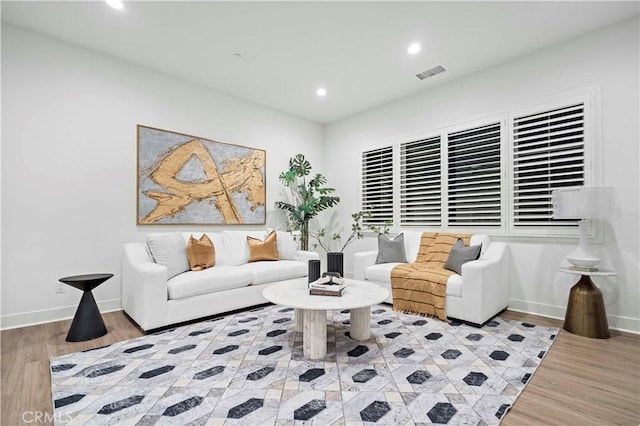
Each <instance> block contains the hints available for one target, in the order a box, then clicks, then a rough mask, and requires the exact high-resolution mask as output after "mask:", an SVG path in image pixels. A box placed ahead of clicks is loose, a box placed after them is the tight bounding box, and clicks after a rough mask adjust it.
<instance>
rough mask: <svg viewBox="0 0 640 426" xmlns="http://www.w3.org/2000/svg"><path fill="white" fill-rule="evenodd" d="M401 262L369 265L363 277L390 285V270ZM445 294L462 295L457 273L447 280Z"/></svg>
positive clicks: (460, 279)
mask: <svg viewBox="0 0 640 426" xmlns="http://www.w3.org/2000/svg"><path fill="white" fill-rule="evenodd" d="M397 265H401V263H381V264H378V265H373V266H369V267H368V268H367V269H365V271H364V277H365V279H367V280H369V281H375V282H377V283H385V284H387V285H391V270H392V269H393V268H395V267H396V266H397ZM446 294H447V296H456V297H462V277H461V276H460V275H458V274H452V275H451V276H450V277H449V279H448V280H447V290H446Z"/></svg>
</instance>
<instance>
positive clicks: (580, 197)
mask: <svg viewBox="0 0 640 426" xmlns="http://www.w3.org/2000/svg"><path fill="white" fill-rule="evenodd" d="M552 198H553V218H554V219H606V218H608V217H610V216H611V215H612V214H613V188H610V187H604V186H602V187H583V186H581V187H572V188H560V189H556V190H554V191H553V196H552Z"/></svg>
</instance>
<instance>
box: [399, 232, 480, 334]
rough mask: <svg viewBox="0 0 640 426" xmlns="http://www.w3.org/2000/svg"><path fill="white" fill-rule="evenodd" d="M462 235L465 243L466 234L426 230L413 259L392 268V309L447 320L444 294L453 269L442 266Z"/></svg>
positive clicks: (466, 239)
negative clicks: (413, 260) (414, 259)
mask: <svg viewBox="0 0 640 426" xmlns="http://www.w3.org/2000/svg"><path fill="white" fill-rule="evenodd" d="M458 238H462V241H464V245H465V246H468V245H469V241H470V240H471V236H470V235H468V234H449V233H444V232H425V233H423V234H422V238H421V240H420V249H419V250H418V257H417V258H416V261H415V262H414V263H403V264H401V265H398V266H396V267H395V268H393V269H392V270H391V292H392V295H393V310H394V311H402V312H410V313H417V314H422V315H428V316H435V317H438V318H439V319H441V320H443V321H447V316H446V314H445V312H444V298H445V294H446V291H447V280H448V279H449V277H450V276H451V275H452V274H454V273H455V272H453V271H449V270H447V269H444V264H445V263H447V258H448V257H449V252H450V251H451V247H452V246H453V245H454V244H455V242H456V241H458Z"/></svg>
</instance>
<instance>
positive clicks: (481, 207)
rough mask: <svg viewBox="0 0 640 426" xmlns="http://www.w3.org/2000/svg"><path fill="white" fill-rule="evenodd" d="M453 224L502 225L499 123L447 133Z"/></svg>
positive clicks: (449, 194) (449, 214)
mask: <svg viewBox="0 0 640 426" xmlns="http://www.w3.org/2000/svg"><path fill="white" fill-rule="evenodd" d="M447 144H448V158H447V163H448V180H447V181H448V197H447V198H448V216H449V225H451V226H482V227H486V226H500V224H501V191H502V184H501V176H502V171H501V168H500V165H501V158H500V145H501V143H500V123H499V122H498V123H492V124H488V125H484V126H480V127H474V128H472V129H468V130H462V131H457V132H455V133H449V134H448V135H447Z"/></svg>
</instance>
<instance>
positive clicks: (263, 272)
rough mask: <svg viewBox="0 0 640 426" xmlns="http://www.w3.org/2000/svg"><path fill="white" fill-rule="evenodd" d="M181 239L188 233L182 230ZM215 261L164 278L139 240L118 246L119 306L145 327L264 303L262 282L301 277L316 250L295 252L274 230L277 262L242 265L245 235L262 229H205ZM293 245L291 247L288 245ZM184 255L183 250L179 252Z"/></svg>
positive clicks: (259, 234)
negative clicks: (120, 269) (119, 249)
mask: <svg viewBox="0 0 640 426" xmlns="http://www.w3.org/2000/svg"><path fill="white" fill-rule="evenodd" d="M182 235H183V237H184V239H185V249H186V242H187V240H188V239H189V237H190V236H191V235H193V236H194V237H196V238H199V237H200V236H201V235H202V233H190V232H189V233H186V232H185V233H183V234H182ZM207 235H208V236H209V238H210V239H211V241H212V242H213V244H214V247H215V257H216V263H215V265H214V266H213V267H211V268H207V269H205V270H202V271H187V272H183V273H180V274H178V275H176V276H174V277H172V278H170V279H167V267H166V266H163V265H160V264H157V263H155V262H154V259H153V257H152V256H151V253H150V252H149V250H148V247H147V244H146V243H145V242H135V243H126V244H124V252H123V257H122V307H123V309H124V311H125V312H126V313H127V314H128V315H129V316H130V317H131V318H132V319H133V320H134V321H135V322H136V323H137V324H138V325H139V326H140V328H142V329H143V330H145V331H148V330H152V329H156V328H160V327H165V326H168V325H171V324H177V323H180V322H184V321H189V320H193V319H197V318H202V317H207V316H211V315H215V314H219V313H223V312H228V311H232V310H235V309H241V308H246V307H250V306H255V305H259V304H262V303H268V300H267V299H265V298H264V297H263V296H262V290H263V289H264V288H265V286H267V285H269V284H273V283H276V282H292V283H293V282H297V281H301V280H302V281H304V282H306V280H307V278H306V277H307V272H308V261H309V260H310V259H318V258H319V256H318V254H317V253H314V252H309V251H300V250H296V247H295V243H293V240H292V239H291V240H289V239H288V238H285V237H287V236H288V234H285V233H282V232H280V231H278V237H279V238H278V252H279V257H280V260H277V261H261V262H252V263H248V260H249V248H248V245H247V242H246V237H247V236H248V235H249V236H252V237H255V238H259V239H264V238H265V236H266V235H267V232H266V231H222V232H213V233H210V232H207ZM292 243H293V246H292V245H291V244H292ZM185 256H186V251H185Z"/></svg>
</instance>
